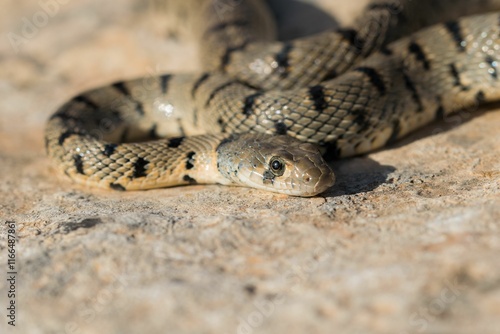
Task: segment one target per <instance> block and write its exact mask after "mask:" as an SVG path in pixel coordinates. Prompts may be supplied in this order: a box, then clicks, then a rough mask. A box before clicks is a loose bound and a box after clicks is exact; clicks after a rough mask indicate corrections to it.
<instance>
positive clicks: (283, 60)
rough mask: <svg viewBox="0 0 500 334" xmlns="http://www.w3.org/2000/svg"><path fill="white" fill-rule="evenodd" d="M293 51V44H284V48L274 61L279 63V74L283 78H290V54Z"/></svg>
mask: <svg viewBox="0 0 500 334" xmlns="http://www.w3.org/2000/svg"><path fill="white" fill-rule="evenodd" d="M292 50H293V46H292V44H291V43H284V44H283V48H282V49H281V51H280V52H278V53H277V54H276V56H275V57H274V59H275V60H276V62H277V63H278V72H279V73H280V76H281V77H282V78H286V77H287V76H288V73H289V70H290V52H291V51H292Z"/></svg>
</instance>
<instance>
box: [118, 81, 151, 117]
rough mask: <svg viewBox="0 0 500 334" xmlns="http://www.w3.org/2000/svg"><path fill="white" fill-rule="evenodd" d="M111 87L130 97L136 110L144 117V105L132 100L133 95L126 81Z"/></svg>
mask: <svg viewBox="0 0 500 334" xmlns="http://www.w3.org/2000/svg"><path fill="white" fill-rule="evenodd" d="M111 86H113V87H114V88H115V89H116V90H117V91H119V92H120V93H122V94H123V95H125V96H127V97H129V98H130V100H131V101H132V102H134V103H135V110H136V111H137V113H138V114H139V115H141V116H142V115H144V106H143V105H142V103H141V102H139V101H137V100H134V99H132V98H131V96H132V94H130V91H129V90H128V88H127V86H126V84H125V82H124V81H119V82H115V83H114V84H112V85H111Z"/></svg>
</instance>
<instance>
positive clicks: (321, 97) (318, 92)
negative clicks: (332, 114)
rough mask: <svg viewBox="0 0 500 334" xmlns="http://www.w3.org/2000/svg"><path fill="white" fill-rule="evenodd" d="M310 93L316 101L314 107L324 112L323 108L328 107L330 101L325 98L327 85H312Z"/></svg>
mask: <svg viewBox="0 0 500 334" xmlns="http://www.w3.org/2000/svg"><path fill="white" fill-rule="evenodd" d="M309 95H311V98H312V100H313V101H314V109H316V110H317V111H319V112H322V111H323V110H325V109H326V108H328V103H327V102H326V99H325V87H323V86H321V85H317V86H313V87H310V88H309Z"/></svg>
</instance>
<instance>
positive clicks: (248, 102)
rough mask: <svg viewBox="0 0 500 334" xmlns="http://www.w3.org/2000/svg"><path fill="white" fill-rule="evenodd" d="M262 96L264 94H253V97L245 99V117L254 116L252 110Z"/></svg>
mask: <svg viewBox="0 0 500 334" xmlns="http://www.w3.org/2000/svg"><path fill="white" fill-rule="evenodd" d="M260 96H262V93H261V92H257V93H255V94H252V95H249V96H247V97H245V102H244V105H243V115H245V116H250V115H252V109H253V107H254V105H255V100H256V99H257V98H258V97H260Z"/></svg>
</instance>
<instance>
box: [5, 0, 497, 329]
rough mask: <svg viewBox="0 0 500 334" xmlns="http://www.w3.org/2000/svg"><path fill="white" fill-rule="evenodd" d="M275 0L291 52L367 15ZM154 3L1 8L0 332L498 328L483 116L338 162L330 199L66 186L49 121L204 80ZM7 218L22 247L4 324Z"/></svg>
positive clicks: (488, 112)
mask: <svg viewBox="0 0 500 334" xmlns="http://www.w3.org/2000/svg"><path fill="white" fill-rule="evenodd" d="M275 2H276V1H275ZM278 2H280V1H278ZM283 2H285V6H284V10H283V12H282V14H281V15H280V18H281V21H282V35H283V36H285V37H286V36H294V35H300V34H308V33H310V32H311V31H314V30H315V29H316V28H319V27H323V26H331V25H333V24H335V22H341V23H345V22H348V21H349V18H352V17H353V15H354V14H355V13H357V12H359V10H360V8H361V7H362V4H363V1H359V2H356V3H354V2H352V1H351V2H350V1H335V2H333V1H329V0H321V1H320V0H317V1H310V2H305V3H298V2H295V1H293V2H292V1H281V3H283ZM49 3H50V4H52V7H47V4H49ZM54 4H57V6H55V5H54ZM146 6H147V5H146V3H145V2H140V1H132V0H118V1H113V2H111V1H108V2H102V1H97V0H80V1H62V0H58V1H56V0H52V1H50V0H46V1H35V0H29V1H22V2H21V1H13V0H7V1H6V2H5V3H3V4H2V11H0V31H1V32H2V36H1V39H0V113H1V117H0V222H1V226H0V231H1V237H0V268H1V269H0V272H1V273H2V275H1V279H0V310H1V311H0V332H2V333H160V332H161V333H177V332H191V333H287V334H292V333H306V332H307V333H315V332H317V333H319V332H321V333H472V332H475V333H480V332H482V333H495V332H496V333H498V332H500V265H499V263H500V262H499V254H500V231H499V228H500V195H499V194H500V159H499V152H500V132H499V131H498V129H499V127H500V112H499V111H497V110H495V107H492V106H490V107H485V108H483V109H481V110H479V111H474V112H467V113H462V114H460V115H458V116H456V117H454V118H450V119H448V120H447V121H445V122H442V123H438V124H433V125H431V126H429V127H427V128H426V129H424V130H422V131H419V132H418V133H416V134H414V135H412V136H411V137H409V138H408V139H406V140H404V141H403V142H401V143H400V144H398V145H397V146H393V147H391V148H388V149H385V150H381V151H380V152H378V153H374V154H371V155H369V156H367V157H360V158H354V159H350V160H344V161H340V162H338V163H336V164H335V165H334V168H335V170H336V173H337V176H338V180H339V181H338V183H337V185H336V186H335V187H334V188H333V189H332V190H331V191H330V192H328V193H326V194H324V196H320V197H316V198H310V199H304V198H292V197H286V196H279V195H275V194H269V193H263V192H260V191H256V190H249V189H243V188H230V187H222V186H192V187H180V188H172V189H161V190H153V191H145V192H131V193H117V192H107V191H98V190H93V189H85V188H82V187H78V186H75V185H73V184H72V183H71V182H70V181H68V179H66V178H64V177H60V176H58V175H57V174H56V173H55V171H54V169H53V167H52V165H51V164H50V163H49V161H48V159H47V158H46V156H45V153H44V148H43V128H44V122H45V120H46V119H47V118H48V117H49V115H50V114H51V113H52V112H53V111H54V110H55V109H56V108H57V106H58V105H60V104H61V103H63V102H64V101H65V100H66V99H68V98H69V97H70V96H71V95H73V94H75V93H77V92H79V91H82V90H85V89H88V88H91V87H94V86H97V85H102V84H106V83H108V82H111V81H113V80H117V79H123V78H130V77H135V76H140V75H151V74H154V73H159V72H164V71H172V72H179V71H189V70H195V69H196V68H197V65H196V47H195V45H194V44H193V43H192V42H190V41H187V42H185V43H184V42H181V41H180V40H179V39H177V38H175V34H168V36H170V38H167V34H166V33H165V31H166V30H165V27H164V24H163V23H162V21H161V19H160V15H159V13H156V12H155V11H151V10H148V9H147V8H146ZM41 13H42V14H41ZM43 13H48V14H50V16H48V14H47V15H45V16H44V15H43ZM329 15H333V18H332V17H330V16H329ZM44 17H46V18H47V19H46V21H44V19H43V18H44ZM30 24H31V25H32V27H29V25H30ZM12 33H13V34H14V35H16V36H19V37H20V39H19V38H17V37H13V36H14V35H12ZM6 222H10V223H14V225H15V226H16V234H17V237H18V240H17V243H16V251H17V252H16V263H15V266H16V270H17V272H18V274H17V279H16V285H15V288H16V307H17V309H16V311H17V313H16V316H17V318H16V327H15V328H13V327H11V326H9V325H8V324H7V321H9V319H8V318H7V314H8V313H7V312H8V311H7V310H6V308H7V307H8V305H9V304H8V303H9V300H10V299H8V296H7V294H8V290H9V289H10V284H8V282H7V281H6V277H7V274H6V273H7V271H8V268H7V254H8V252H7V232H8V230H7V225H6V224H5V223H6Z"/></svg>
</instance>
